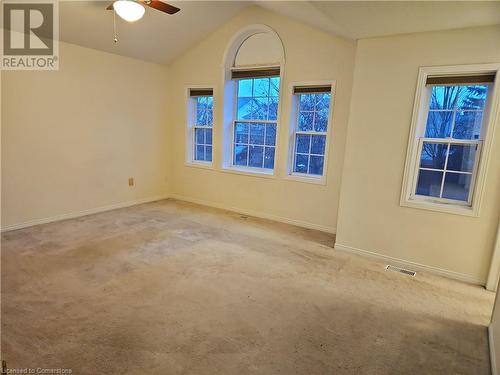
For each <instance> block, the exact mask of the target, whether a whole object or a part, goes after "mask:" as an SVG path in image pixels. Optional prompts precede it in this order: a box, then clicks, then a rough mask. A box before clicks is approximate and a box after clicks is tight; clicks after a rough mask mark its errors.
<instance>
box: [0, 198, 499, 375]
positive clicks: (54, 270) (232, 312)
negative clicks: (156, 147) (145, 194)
mask: <svg viewBox="0 0 500 375" xmlns="http://www.w3.org/2000/svg"><path fill="white" fill-rule="evenodd" d="M333 242H334V238H333V237H332V236H330V235H327V234H324V233H320V232H315V231H311V230H305V229H300V228H297V227H293V226H288V225H285V224H279V223H274V222H270V221H265V220H259V219H254V218H246V217H242V216H240V215H237V214H231V213H227V212H223V211H218V210H215V209H209V208H204V207H200V206H195V205H191V204H187V203H181V202H175V201H161V202H156V203H151V204H144V205H140V206H135V207H130V208H126V209H121V210H116V211H111V212H106V213H102V214H97V215H92V216H87V217H83V218H79V219H74V220H67V221H63V222H58V223H51V224H46V225H40V226H37V227H32V228H27V229H22V230H17V231H12V232H7V233H4V234H3V235H2V351H3V353H2V358H3V359H5V360H6V361H7V365H8V367H9V368H27V367H34V368H37V367H42V368H71V369H72V371H73V374H93V375H94V374H113V375H114V374H161V375H166V374H207V375H208V374H210V375H213V374H231V375H236V374H264V375H273V374H284V375H291V374H307V375H313V374H318V375H327V374H328V375H329V374H335V375H342V374H370V375H371V374H398V375H399V374H412V375H415V374H423V375H431V374H440V375H443V374H464V375H483V374H484V375H486V374H489V373H490V370H489V357H488V342H487V330H486V325H487V324H488V320H489V314H490V311H491V307H492V303H493V294H492V293H489V292H487V291H485V290H484V289H482V288H479V287H474V286H470V285H465V284H461V283H458V282H454V281H450V280H446V279H442V278H439V277H435V276H432V275H426V274H423V273H419V274H418V275H417V277H416V278H411V277H408V276H404V275H400V274H397V273H393V272H390V271H386V270H385V269H384V265H383V264H380V263H376V262H372V261H369V260H366V259H363V258H360V257H356V256H352V255H348V254H344V253H339V252H336V251H334V250H333V249H332V246H333Z"/></svg>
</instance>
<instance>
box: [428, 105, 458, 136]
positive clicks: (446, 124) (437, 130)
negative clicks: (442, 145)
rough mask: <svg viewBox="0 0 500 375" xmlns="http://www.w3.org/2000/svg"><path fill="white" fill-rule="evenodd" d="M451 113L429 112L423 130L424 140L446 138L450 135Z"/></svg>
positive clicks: (452, 113)
mask: <svg viewBox="0 0 500 375" xmlns="http://www.w3.org/2000/svg"><path fill="white" fill-rule="evenodd" d="M453 116H454V112H453V111H430V112H429V115H428V116H427V125H426V128H425V137H426V138H448V137H449V136H450V134H451V127H452V123H453Z"/></svg>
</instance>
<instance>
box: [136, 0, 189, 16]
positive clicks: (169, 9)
mask: <svg viewBox="0 0 500 375" xmlns="http://www.w3.org/2000/svg"><path fill="white" fill-rule="evenodd" d="M140 2H141V3H143V4H144V5H147V6H148V7H151V8H154V9H156V10H159V11H161V12H165V13H168V14H175V13H177V12H178V11H179V10H180V9H179V8H177V7H174V6H173V5H170V4H167V3H164V2H162V1H158V0H151V1H147V0H140Z"/></svg>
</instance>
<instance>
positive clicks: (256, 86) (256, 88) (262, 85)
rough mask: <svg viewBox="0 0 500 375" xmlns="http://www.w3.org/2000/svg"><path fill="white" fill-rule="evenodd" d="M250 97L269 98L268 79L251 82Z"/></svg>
mask: <svg viewBox="0 0 500 375" xmlns="http://www.w3.org/2000/svg"><path fill="white" fill-rule="evenodd" d="M252 96H264V97H268V96H269V78H257V79H255V80H254V81H253V94H252Z"/></svg>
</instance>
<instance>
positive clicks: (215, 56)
mask: <svg viewBox="0 0 500 375" xmlns="http://www.w3.org/2000/svg"><path fill="white" fill-rule="evenodd" d="M249 24H265V25H267V26H270V27H271V28H273V29H274V30H275V31H276V32H277V33H278V35H279V36H280V38H281V39H282V42H283V45H284V49H285V55H286V64H285V68H284V82H283V83H284V85H283V86H282V90H283V91H282V96H281V100H282V103H281V114H280V115H281V121H280V123H279V125H278V126H279V127H280V131H279V139H278V150H277V159H276V169H277V177H276V178H263V177H254V176H243V175H237V174H234V173H228V172H224V171H221V170H218V169H217V170H203V169H200V168H193V167H189V166H186V165H185V146H186V140H185V129H186V104H185V100H186V99H185V96H186V94H185V91H186V87H187V86H189V85H210V86H213V87H214V88H215V93H214V100H215V110H216V115H215V130H214V132H215V141H214V142H215V148H216V153H215V156H214V158H215V166H216V168H218V167H219V166H220V162H221V156H222V155H221V149H222V131H221V125H222V124H221V122H222V75H223V71H222V69H223V68H222V65H223V59H224V52H225V49H226V48H227V46H228V44H229V43H230V41H231V38H232V37H233V36H234V35H235V34H236V33H237V32H238V31H239V30H240V29H242V28H243V27H245V26H248V25H249ZM354 54H355V44H353V43H351V42H347V41H345V40H343V39H340V38H336V37H333V36H331V35H329V34H326V33H323V32H321V31H319V30H316V29H313V28H310V27H308V26H305V25H303V24H301V23H298V22H295V21H293V20H291V19H288V18H285V17H282V16H279V15H277V14H274V13H271V12H268V11H265V10H262V9H260V8H255V7H252V8H249V9H248V10H245V11H244V12H242V13H240V14H239V15H238V16H237V17H235V18H234V19H233V20H231V21H230V22H228V23H227V24H226V25H224V26H223V27H221V28H219V29H218V30H217V31H215V32H214V33H213V34H211V35H209V36H208V37H207V38H206V39H205V40H203V41H202V42H201V43H200V44H199V45H197V46H195V47H194V48H191V49H190V50H189V51H188V52H187V53H186V54H184V55H183V56H182V57H180V58H178V59H177V60H176V61H175V62H174V63H173V64H172V65H171V66H170V69H171V76H172V82H171V90H170V101H171V111H170V112H169V118H170V125H171V129H170V130H171V136H170V138H171V139H175V140H176V142H175V143H174V144H173V145H172V166H171V167H172V169H171V176H172V185H171V192H172V193H173V194H174V196H179V197H182V198H185V199H189V200H194V201H198V202H202V203H205V204H210V205H215V206H219V207H225V208H232V209H235V210H238V211H240V212H247V213H250V214H256V215H260V216H266V217H270V218H275V219H280V220H286V221H290V222H296V223H299V224H302V225H307V226H312V227H315V228H320V229H323V230H329V231H334V230H335V227H336V217H337V208H338V200H339V191H340V180H341V175H342V164H343V155H344V141H345V136H346V129H347V120H348V112H349V98H350V95H351V84H352V72H353V68H354ZM318 80H337V90H336V93H335V108H334V114H333V116H334V117H333V133H332V138H331V143H330V147H331V149H330V154H329V161H328V179H327V184H326V185H314V184H310V183H304V182H297V181H289V180H286V179H283V177H284V175H285V168H286V161H287V160H286V159H287V158H286V155H287V137H288V126H289V122H290V111H291V108H290V105H291V94H290V90H291V88H290V87H291V86H290V85H291V84H292V82H301V81H302V82H304V81H318Z"/></svg>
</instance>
